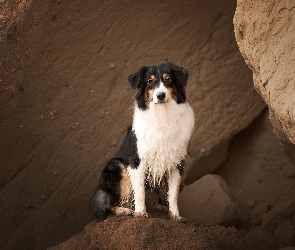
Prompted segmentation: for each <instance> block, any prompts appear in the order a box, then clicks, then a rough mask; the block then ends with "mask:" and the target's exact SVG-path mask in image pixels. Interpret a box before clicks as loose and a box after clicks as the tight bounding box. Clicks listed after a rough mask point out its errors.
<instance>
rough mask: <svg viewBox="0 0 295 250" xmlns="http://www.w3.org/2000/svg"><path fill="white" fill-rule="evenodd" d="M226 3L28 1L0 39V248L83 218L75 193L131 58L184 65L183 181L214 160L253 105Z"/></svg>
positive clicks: (80, 190)
mask: <svg viewBox="0 0 295 250" xmlns="http://www.w3.org/2000/svg"><path fill="white" fill-rule="evenodd" d="M2 2H3V1H2ZM4 2H5V4H4V5H1V11H2V7H5V6H8V5H9V4H8V2H9V3H10V2H13V1H4ZM18 2H19V1H18ZM24 2H25V1H21V3H20V4H18V3H17V4H14V6H15V5H18V6H20V5H21V4H23V3H24ZM235 7H236V1H235V0H225V1H219V0H215V1H205V0H200V1H180V0H176V1H170V2H169V6H167V3H164V2H161V3H160V2H158V1H155V0H152V1H143V2H137V1H127V2H125V3H124V4H123V5H122V2H121V1H118V0H116V1H105V2H102V1H101V2H100V1H99V2H98V1H94V0H89V1H84V2H83V4H81V1H61V0H58V1H46V0H42V1H30V3H29V4H28V8H27V9H25V10H24V12H22V13H23V15H22V17H21V18H18V20H20V21H19V22H18V23H14V24H13V25H11V27H10V28H9V32H8V35H7V36H6V37H5V39H3V40H2V41H1V46H0V65H1V67H0V76H1V79H0V82H1V84H0V95H1V97H0V104H1V114H0V115H1V117H0V120H1V122H0V133H1V144H0V152H1V154H0V165H1V166H2V169H1V172H0V186H1V190H0V200H5V199H6V200H5V202H3V203H2V202H1V209H2V211H0V212H1V221H0V235H1V239H3V242H4V243H3V244H1V247H2V246H3V248H4V249H5V248H6V249H7V248H8V249H20V248H22V249H43V248H44V247H46V246H47V245H48V244H50V243H51V242H59V241H61V240H62V239H64V238H65V237H67V236H70V235H71V234H72V233H73V232H76V231H77V230H79V229H81V228H82V227H83V226H84V225H85V224H86V223H87V222H89V221H90V217H89V215H88V213H87V209H86V207H87V202H88V200H89V198H90V196H91V194H92V193H93V191H94V189H95V187H96V185H97V180H98V177H99V174H100V171H101V169H102V168H103V166H104V164H105V163H106V162H107V161H108V159H109V158H110V157H112V156H113V155H114V153H115V151H116V150H117V149H118V147H119V145H120V142H121V141H122V139H123V137H124V134H125V130H126V128H127V126H128V125H129V124H130V123H131V120H132V107H133V101H134V95H135V92H134V91H132V90H131V89H130V87H129V84H128V81H127V76H128V75H129V74H131V73H133V72H134V71H135V70H137V69H138V68H139V67H141V66H143V65H146V64H151V63H156V62H160V61H164V60H165V59H168V60H171V61H174V62H175V63H177V64H181V65H183V66H184V67H186V68H187V69H189V71H190V78H189V83H188V88H187V93H188V96H189V100H190V103H191V105H192V107H193V108H194V110H195V113H196V128H195V132H194V135H193V137H192V140H191V147H190V149H189V155H190V160H188V162H187V164H186V168H187V170H188V171H187V172H186V174H188V175H187V177H188V179H187V182H193V181H195V180H196V179H197V178H199V177H200V176H202V175H204V174H206V173H208V172H212V171H214V170H215V169H216V168H217V167H218V166H219V165H220V164H221V163H222V162H223V161H224V160H225V158H226V155H227V146H228V143H229V141H230V139H231V138H232V136H233V135H235V134H236V133H237V132H239V131H240V130H241V129H244V128H245V127H247V126H248V125H249V124H250V123H251V122H252V120H253V119H254V118H255V117H257V116H258V115H259V114H260V113H261V110H262V109H263V108H264V106H265V104H264V102H263V101H262V100H261V97H260V96H259V95H258V94H257V93H256V91H255V89H254V88H253V85H252V78H251V72H250V70H249V69H248V68H247V66H246V65H245V63H244V61H243V58H242V56H241V55H240V52H239V51H238V48H237V45H236V41H235V38H234V33H233V27H232V17H233V15H234V11H235ZM13 14H14V13H12V15H13ZM15 17H16V16H15ZM18 17H20V16H18ZM11 20H13V19H11ZM2 25H3V23H1V25H0V26H1V28H2ZM1 31H2V29H0V32H1ZM110 63H112V65H110ZM114 65H115V67H114ZM199 163H200V164H199ZM6 197H8V198H6ZM2 215H3V216H2ZM60 229H61V230H60Z"/></svg>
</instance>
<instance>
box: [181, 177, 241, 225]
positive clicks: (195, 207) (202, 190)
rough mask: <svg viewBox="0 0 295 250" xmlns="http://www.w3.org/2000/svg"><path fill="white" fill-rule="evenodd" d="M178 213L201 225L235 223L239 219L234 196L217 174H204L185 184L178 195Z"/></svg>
mask: <svg viewBox="0 0 295 250" xmlns="http://www.w3.org/2000/svg"><path fill="white" fill-rule="evenodd" d="M179 210H180V214H181V215H182V216H184V217H185V218H188V219H192V220H196V221H199V222H200V223H201V224H202V225H206V226H208V225H236V224H238V223H239V222H240V221H241V218H240V213H239V209H238V207H237V205H236V204H235V201H234V198H233V196H232V194H231V192H230V190H229V188H228V186H227V184H226V183H225V181H224V180H223V179H222V178H221V177H220V176H217V175H205V176H204V177H202V178H201V179H199V180H198V181H196V182H194V183H193V184H191V185H189V186H186V187H185V188H184V189H183V190H182V192H181V193H180V196H179Z"/></svg>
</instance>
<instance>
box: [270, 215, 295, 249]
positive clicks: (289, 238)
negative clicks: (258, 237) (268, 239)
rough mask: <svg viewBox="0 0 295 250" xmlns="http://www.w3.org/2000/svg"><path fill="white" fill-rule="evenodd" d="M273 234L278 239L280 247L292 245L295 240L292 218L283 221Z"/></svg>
mask: <svg viewBox="0 0 295 250" xmlns="http://www.w3.org/2000/svg"><path fill="white" fill-rule="evenodd" d="M273 235H274V237H275V238H276V239H277V242H278V246H279V247H280V248H282V247H290V246H292V243H293V241H294V229H293V225H292V222H291V221H290V220H286V221H284V222H282V223H281V224H280V225H279V226H278V227H277V229H276V230H275V231H274V234H273Z"/></svg>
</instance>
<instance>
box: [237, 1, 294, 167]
mask: <svg viewBox="0 0 295 250" xmlns="http://www.w3.org/2000/svg"><path fill="white" fill-rule="evenodd" d="M294 24H295V3H294V1H288V0H287V1H279V2H277V1H274V0H271V1H252V0H241V1H238V6H237V10H236V14H235V17H234V25H235V35H236V39H237V43H238V45H239V49H240V51H241V53H242V55H243V56H244V58H245V61H246V63H247V64H248V66H249V67H250V68H251V70H252V72H253V79H254V85H255V88H256V89H257V91H258V92H259V93H260V94H261V96H262V98H263V99H264V101H265V102H266V103H267V105H268V106H269V109H270V111H271V114H270V117H271V120H272V123H273V126H274V128H275V133H276V134H277V135H278V137H279V138H280V140H281V141H282V143H283V145H284V149H285V151H286V153H287V154H288V156H289V158H290V159H291V160H292V161H293V162H294V163H295V148H294V144H295V101H294V100H295V91H294V86H295V72H294V66H295V60H294V59H295V46H294V45H295V32H294Z"/></svg>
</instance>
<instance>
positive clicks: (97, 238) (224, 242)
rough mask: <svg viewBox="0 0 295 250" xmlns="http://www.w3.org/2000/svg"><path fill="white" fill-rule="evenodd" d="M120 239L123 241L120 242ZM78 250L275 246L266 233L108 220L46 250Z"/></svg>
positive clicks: (235, 249)
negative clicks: (246, 232) (245, 232)
mask: <svg viewBox="0 0 295 250" xmlns="http://www.w3.org/2000/svg"><path fill="white" fill-rule="evenodd" d="M122 239H124V240H123V241H122ZM68 249H71V250H79V249H92V250H95V249H99V250H103V249H126V250H127V249H135V250H137V249H138V250H139V249H164V250H169V249H196V250H203V249H212V250H218V249H227V250H239V249H241V250H242V249H259V250H275V249H278V248H277V242H276V240H275V239H273V238H272V236H271V234H270V233H269V232H267V231H266V230H263V229H260V230H255V231H253V233H251V232H250V233H248V234H246V235H245V234H244V233H243V232H242V231H238V230H236V229H235V228H234V227H229V228H225V227H221V226H215V227H203V226H198V225H194V224H190V225H185V224H181V223H178V222H175V221H169V220H163V219H157V218H154V219H152V218H149V219H147V218H136V219H130V218H128V217H118V218H111V219H109V220H106V221H104V222H101V223H98V224H96V225H94V224H89V225H87V227H86V228H85V230H84V231H83V232H81V233H80V234H78V235H76V236H74V237H72V238H71V239H69V240H67V241H65V242H63V243H61V244H59V245H57V246H54V247H51V248H49V249H48V250H68Z"/></svg>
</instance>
